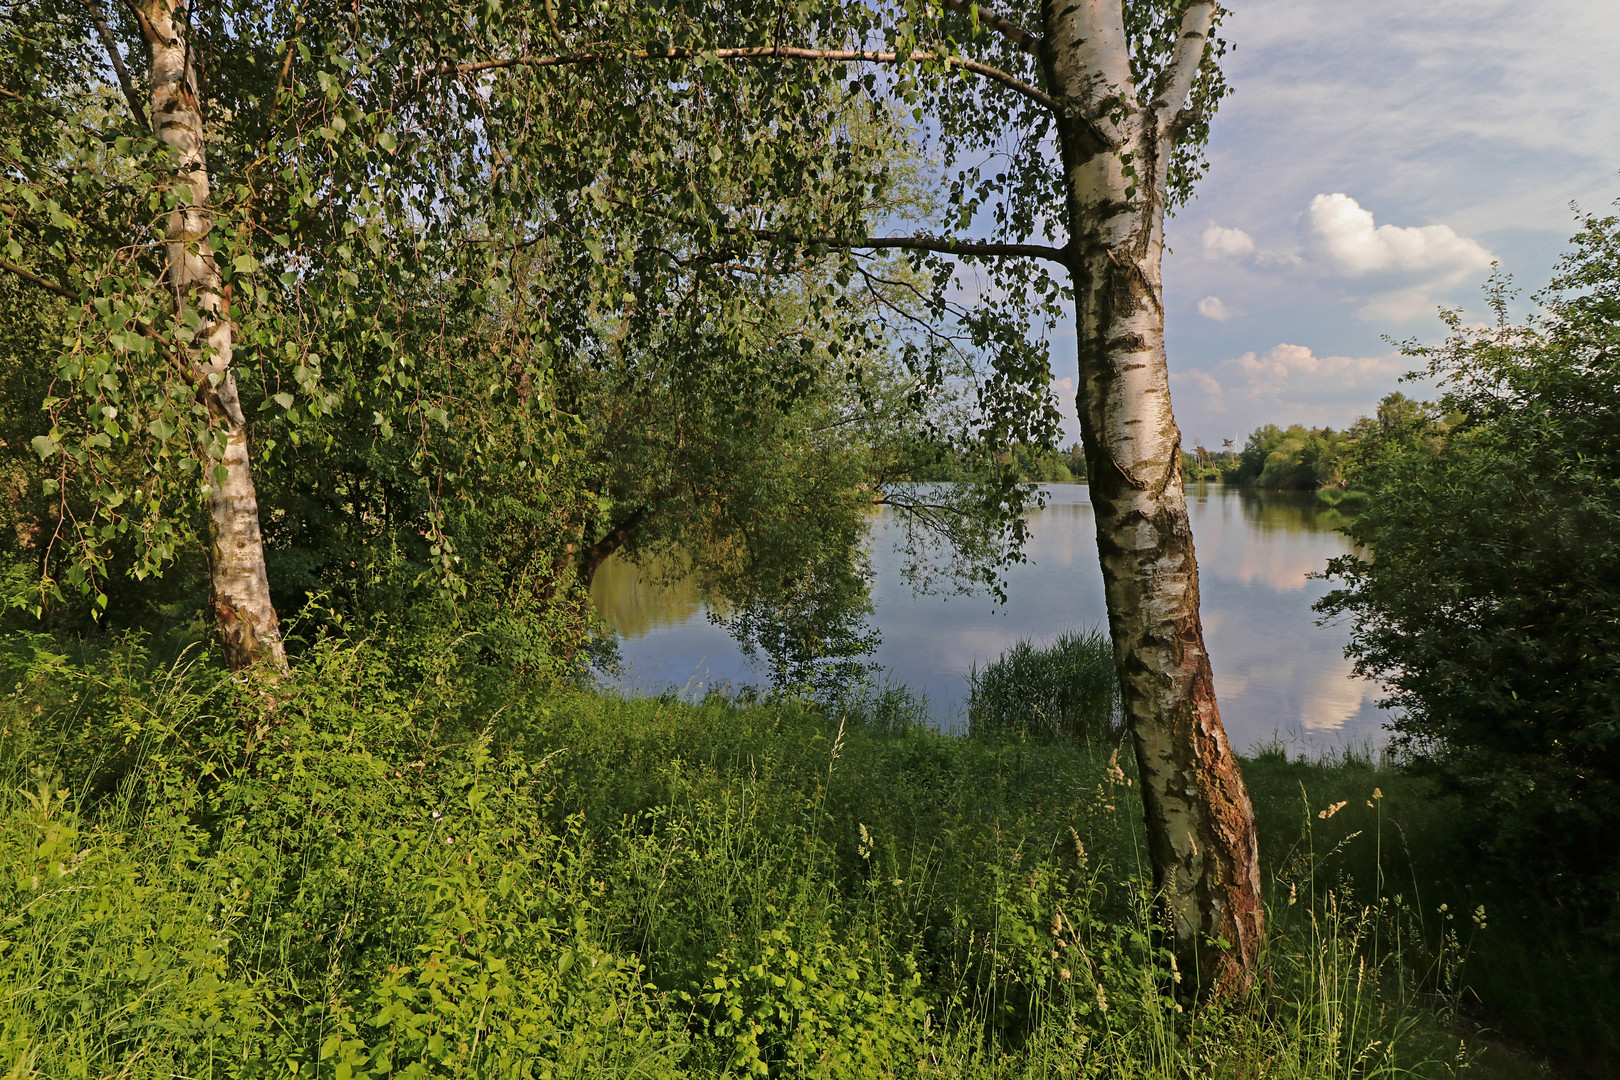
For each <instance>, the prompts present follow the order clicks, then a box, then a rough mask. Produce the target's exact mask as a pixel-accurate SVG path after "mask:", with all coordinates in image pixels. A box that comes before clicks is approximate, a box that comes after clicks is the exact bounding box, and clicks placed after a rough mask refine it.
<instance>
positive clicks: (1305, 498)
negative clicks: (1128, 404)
mask: <svg viewBox="0 0 1620 1080" xmlns="http://www.w3.org/2000/svg"><path fill="white" fill-rule="evenodd" d="M1046 492H1047V500H1048V501H1047V505H1046V507H1045V508H1044V509H1042V510H1038V511H1035V512H1034V513H1033V514H1032V515H1031V518H1030V527H1031V537H1030V543H1029V546H1028V548H1027V554H1028V556H1029V562H1028V563H1026V564H1023V565H1019V566H1015V567H1013V568H1012V569H1011V571H1010V572H1009V574H1008V580H1007V597H1008V599H1007V603H1006V604H1005V605H997V604H996V603H994V602H993V601H992V600H990V599H989V598H988V597H983V596H953V597H939V596H921V597H919V596H913V595H912V593H911V591H910V589H909V588H908V587H907V586H906V584H905V582H904V581H903V580H902V579H901V575H900V565H899V557H898V556H897V555H896V554H895V553H894V552H893V550H892V543H891V534H890V529H891V528H892V527H893V524H892V518H890V517H889V516H888V512H887V511H885V513H884V516H881V517H880V518H879V519H878V520H877V522H876V524H875V526H874V528H873V530H872V544H873V564H874V567H875V569H876V571H877V581H876V585H875V586H874V600H875V603H876V609H877V610H876V615H875V622H876V625H877V627H878V629H879V630H881V631H882V634H883V644H882V646H881V647H880V648H879V649H878V651H877V655H876V659H877V662H878V663H880V664H882V665H883V666H884V667H885V668H886V669H887V670H888V672H889V674H890V676H891V677H892V678H894V679H896V680H898V681H901V682H904V683H907V684H909V685H910V686H911V687H913V688H914V689H916V690H920V691H922V692H923V693H925V694H926V695H927V696H928V700H929V703H930V705H931V707H932V710H933V713H934V715H935V717H936V718H937V720H938V721H939V722H940V723H941V724H942V725H945V726H947V727H954V726H956V725H957V724H959V723H960V722H961V719H962V714H963V711H964V707H965V698H966V686H967V684H966V680H965V678H964V674H965V673H966V672H967V671H968V669H969V668H970V667H971V666H972V665H973V664H974V663H975V662H977V663H979V664H981V665H982V664H984V663H985V662H986V661H988V660H993V659H994V658H995V657H996V656H998V655H999V654H1000V653H1001V652H1002V650H1003V649H1005V648H1007V646H1009V645H1010V644H1012V643H1013V642H1014V641H1016V640H1017V639H1018V638H1020V637H1028V638H1031V639H1034V640H1036V641H1047V640H1050V639H1051V638H1052V637H1054V636H1056V635H1057V634H1058V633H1060V632H1061V631H1063V630H1065V629H1067V628H1070V627H1090V626H1093V625H1097V624H1101V623H1103V622H1104V620H1105V612H1104V607H1103V591H1102V572H1101V571H1100V570H1099V569H1098V566H1097V544H1096V534H1095V531H1094V527H1093V525H1092V518H1091V504H1090V502H1089V500H1088V493H1087V489H1086V487H1085V486H1084V485H1081V484H1054V485H1051V486H1049V487H1048V488H1047V489H1046ZM1188 509H1189V511H1190V514H1191V517H1192V528H1193V538H1194V541H1195V543H1196V544H1197V548H1198V564H1199V569H1200V583H1201V587H1202V592H1203V617H1204V634H1205V639H1206V641H1207V642H1208V644H1209V650H1210V654H1211V657H1212V660H1213V663H1214V667H1215V688H1216V693H1217V695H1218V696H1219V698H1220V702H1221V715H1222V717H1223V718H1224V720H1225V721H1226V728H1227V731H1228V732H1229V734H1230V735H1231V737H1232V741H1233V744H1234V745H1235V746H1237V747H1239V748H1240V749H1241V748H1246V747H1250V746H1253V745H1254V744H1255V743H1257V742H1260V741H1262V740H1265V739H1269V738H1270V737H1272V736H1273V735H1274V734H1277V735H1281V736H1282V738H1284V739H1285V740H1287V741H1290V742H1294V743H1306V744H1314V745H1322V744H1333V743H1337V742H1340V741H1342V740H1345V739H1352V740H1357V741H1361V740H1368V739H1372V740H1377V739H1379V738H1380V733H1379V725H1380V721H1381V719H1382V714H1381V713H1380V712H1379V710H1378V709H1377V707H1376V706H1375V705H1374V704H1373V702H1374V700H1375V699H1376V698H1377V697H1378V696H1379V691H1378V689H1377V687H1376V686H1374V685H1372V684H1370V683H1367V682H1365V681H1363V680H1360V679H1356V678H1354V677H1352V675H1351V673H1350V664H1349V661H1347V660H1345V659H1344V656H1343V647H1344V640H1345V633H1344V630H1343V629H1342V628H1341V627H1337V626H1326V627H1319V626H1317V625H1316V621H1315V619H1316V617H1315V615H1314V614H1313V613H1312V611H1311V604H1312V602H1314V601H1315V600H1316V599H1318V598H1319V597H1320V596H1322V594H1323V593H1324V592H1326V591H1327V584H1326V583H1325V582H1322V581H1314V580H1311V579H1310V578H1309V577H1308V575H1309V574H1311V573H1312V572H1315V571H1320V570H1321V569H1322V568H1323V566H1324V565H1325V564H1326V563H1327V560H1328V559H1329V558H1331V557H1332V556H1334V555H1338V554H1341V553H1343V552H1344V551H1347V550H1348V549H1349V541H1348V539H1347V538H1346V537H1344V536H1343V535H1342V534H1340V533H1338V532H1336V531H1335V527H1336V526H1337V525H1338V523H1339V522H1340V520H1342V519H1341V518H1340V517H1339V515H1338V514H1337V512H1335V511H1332V510H1325V509H1319V508H1318V506H1317V504H1316V502H1315V500H1314V499H1313V498H1312V497H1311V496H1309V495H1295V494H1277V493H1271V492H1254V491H1248V490H1242V489H1228V488H1223V487H1221V486H1219V485H1211V486H1209V487H1200V488H1195V489H1193V490H1191V491H1189V492H1188ZM592 594H593V597H594V599H595V601H596V604H597V608H598V610H600V611H601V612H602V615H603V617H604V618H605V619H606V620H607V622H608V624H609V625H610V626H612V627H613V628H614V629H615V630H616V631H618V633H619V634H620V635H621V638H622V642H621V652H622V655H623V657H624V659H625V661H626V667H625V672H624V674H623V676H622V677H621V678H620V679H619V680H618V682H619V685H620V686H621V687H622V688H623V689H626V690H628V691H631V692H637V693H657V692H659V691H662V690H666V689H669V688H670V687H674V688H676V689H678V690H682V691H685V692H688V693H693V694H699V693H702V692H704V691H706V690H707V689H709V688H710V687H711V686H716V685H719V686H724V685H726V684H727V683H731V684H735V685H742V684H746V683H764V682H765V681H766V677H765V675H764V674H763V672H761V671H760V670H758V669H756V668H754V667H753V666H751V665H750V663H749V662H748V661H747V660H746V659H745V658H744V657H743V656H742V654H741V653H740V652H739V651H738V649H737V647H736V645H735V644H734V643H733V642H732V640H731V638H730V637H728V636H727V635H726V633H725V632H724V631H723V630H721V629H719V628H717V627H715V626H713V625H711V624H710V623H709V622H708V621H707V619H706V618H705V617H704V609H703V606H702V604H701V601H700V600H699V599H698V596H697V594H696V592H695V590H694V589H693V588H692V587H691V586H690V585H689V584H685V583H677V584H676V585H674V586H670V587H665V588H658V587H653V586H652V585H649V584H648V583H647V582H644V581H643V580H642V579H641V577H640V576H639V575H638V574H637V571H636V568H635V567H633V566H630V565H628V564H625V563H622V562H619V561H618V560H617V559H610V560H608V562H607V563H606V564H605V565H604V566H603V567H602V569H601V570H600V571H599V572H598V574H597V578H596V582H595V587H594V588H593V590H592Z"/></svg>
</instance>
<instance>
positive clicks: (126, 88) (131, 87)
mask: <svg viewBox="0 0 1620 1080" xmlns="http://www.w3.org/2000/svg"><path fill="white" fill-rule="evenodd" d="M79 6H80V7H82V8H84V10H85V11H87V12H89V13H90V24H91V25H92V26H94V27H95V28H96V36H97V37H99V38H100V39H101V45H102V47H103V48H105V49H106V50H107V59H108V60H111V61H112V66H113V72H114V73H115V74H116V75H117V76H118V87H119V89H121V90H123V92H124V100H125V101H127V102H129V111H130V112H131V113H133V114H134V117H135V121H136V123H138V124H141V125H142V126H144V127H148V128H149V127H151V126H152V122H151V120H150V119H148V118H147V115H146V106H144V105H142V104H141V96H140V95H139V94H137V93H136V92H135V82H134V80H132V79H131V78H130V77H129V68H127V67H125V66H124V54H123V53H121V52H119V51H118V39H117V38H115V37H113V32H112V29H111V28H110V27H109V26H108V25H107V13H106V12H104V11H102V10H101V5H100V4H99V3H97V2H96V0H79Z"/></svg>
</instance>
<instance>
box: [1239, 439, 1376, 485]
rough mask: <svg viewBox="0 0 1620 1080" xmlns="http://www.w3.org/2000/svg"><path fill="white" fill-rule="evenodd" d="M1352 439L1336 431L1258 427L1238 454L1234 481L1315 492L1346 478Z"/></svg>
mask: <svg viewBox="0 0 1620 1080" xmlns="http://www.w3.org/2000/svg"><path fill="white" fill-rule="evenodd" d="M1348 446H1349V439H1348V438H1347V437H1346V436H1345V435H1344V434H1343V433H1340V432H1335V431H1334V430H1333V429H1332V428H1314V429H1313V428H1306V427H1304V426H1302V425H1300V424H1294V425H1293V426H1291V427H1289V428H1287V429H1283V428H1280V427H1278V426H1277V425H1276V424H1266V425H1265V426H1263V427H1259V428H1256V429H1255V430H1254V433H1253V434H1251V435H1250V436H1249V439H1248V442H1246V443H1245V444H1244V446H1243V450H1242V452H1241V453H1240V454H1239V455H1238V462H1237V468H1236V470H1235V471H1234V472H1233V473H1232V476H1231V479H1232V481H1233V482H1234V483H1239V484H1256V485H1258V486H1260V487H1263V488H1280V489H1294V490H1302V491H1315V490H1316V489H1317V488H1320V487H1326V486H1328V485H1330V484H1337V483H1339V482H1340V481H1341V480H1342V479H1343V471H1342V461H1343V458H1344V455H1345V452H1346V450H1347V449H1348Z"/></svg>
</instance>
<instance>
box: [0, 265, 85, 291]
mask: <svg viewBox="0 0 1620 1080" xmlns="http://www.w3.org/2000/svg"><path fill="white" fill-rule="evenodd" d="M0 270H4V271H5V272H6V273H8V274H14V275H16V276H17V277H20V278H22V279H23V280H24V281H27V282H31V283H33V284H35V285H38V286H39V287H40V288H42V289H44V290H45V291H46V292H48V293H55V294H56V295H57V296H60V297H63V298H65V299H68V300H81V299H83V298H82V297H81V296H80V295H79V294H78V293H76V292H74V291H73V290H72V289H69V288H68V287H67V286H65V285H58V284H57V283H56V282H54V281H52V280H50V279H49V278H42V277H40V276H39V275H38V274H35V273H30V272H29V271H27V270H24V269H23V268H22V267H20V266H18V265H17V264H16V263H14V262H9V261H7V260H5V259H0Z"/></svg>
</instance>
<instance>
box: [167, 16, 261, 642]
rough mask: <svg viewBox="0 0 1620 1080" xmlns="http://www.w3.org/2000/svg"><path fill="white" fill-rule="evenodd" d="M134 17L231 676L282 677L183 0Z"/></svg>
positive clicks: (220, 622) (221, 629) (212, 567)
mask: <svg viewBox="0 0 1620 1080" xmlns="http://www.w3.org/2000/svg"><path fill="white" fill-rule="evenodd" d="M138 14H139V16H140V20H139V21H140V22H141V30H142V33H143V34H144V35H145V36H146V39H147V44H148V45H149V46H150V48H151V55H152V111H151V118H152V127H153V130H154V131H155V133H156V134H157V136H158V138H160V139H162V140H163V142H164V143H166V144H168V146H169V147H170V149H171V150H172V151H173V152H174V161H175V167H176V172H177V177H176V182H175V190H176V191H177V192H178V194H179V195H180V200H179V205H178V206H177V207H176V208H175V209H174V210H173V211H172V212H171V213H170V214H169V216H168V219H167V221H166V222H165V226H164V239H165V243H166V249H167V250H166V274H167V277H168V282H169V287H170V288H171V289H172V290H173V292H174V297H175V307H176V310H177V311H178V310H180V309H182V308H183V307H184V306H185V305H187V304H190V305H192V306H194V307H195V308H196V309H197V311H198V312H199V313H200V314H201V316H202V320H201V323H200V324H199V326H198V328H197V331H196V335H195V337H194V338H193V339H192V341H191V342H190V343H189V344H187V345H186V346H185V358H186V362H187V364H188V366H189V368H190V371H191V376H192V378H193V379H194V380H195V382H196V387H197V397H198V400H200V401H201V402H202V403H203V404H204V405H205V406H206V407H207V409H208V412H209V416H210V419H211V421H212V423H213V425H214V426H215V429H216V430H218V431H220V432H221V433H222V434H223V436H224V452H223V455H222V456H221V457H220V459H219V460H218V461H212V460H206V459H205V460H204V461H203V462H202V465H203V467H204V468H205V469H206V470H208V483H209V498H208V526H209V529H208V532H209V541H210V547H211V565H210V568H209V573H210V584H211V586H212V591H213V604H214V615H215V619H216V621H217V624H218V629H219V636H220V642H221V644H222V645H223V646H224V650H225V661H226V663H227V664H228V665H229V666H230V667H231V669H232V670H244V669H246V668H250V667H253V666H255V665H257V664H261V663H262V664H264V665H266V666H267V667H269V668H270V669H271V670H273V671H284V670H286V667H287V656H286V652H285V651H284V649H283V648H282V643H281V627H280V623H279V621H278V620H277V618H276V610H275V607H274V606H273V605H272V604H271V602H270V583H269V578H268V577H267V575H266V573H265V567H264V540H263V537H262V536H261V534H260V531H259V503H258V498H257V495H256V493H255V492H254V489H253V474H252V470H251V469H250V467H249V457H248V433H247V420H246V418H245V417H244V416H243V415H242V406H241V402H240V401H239V400H238V397H237V391H236V376H235V374H234V373H233V372H232V370H231V331H232V326H231V317H230V311H229V304H228V301H227V299H226V294H225V289H224V286H223V283H222V281H221V277H220V272H219V265H218V263H217V262H216V261H215V258H214V251H213V247H212V245H211V244H210V242H209V239H208V235H209V233H210V232H211V231H212V229H213V218H212V216H211V215H210V213H209V211H208V198H209V185H208V159H207V154H206V148H205V145H204V138H203V118H202V110H201V104H200V95H199V93H198V86H197V71H196V65H195V64H194V63H193V60H192V55H191V50H190V47H189V45H188V42H187V39H186V31H187V12H186V0H141V2H140V6H139V8H138Z"/></svg>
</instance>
